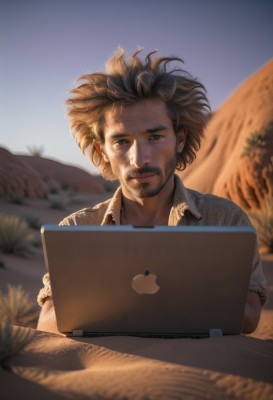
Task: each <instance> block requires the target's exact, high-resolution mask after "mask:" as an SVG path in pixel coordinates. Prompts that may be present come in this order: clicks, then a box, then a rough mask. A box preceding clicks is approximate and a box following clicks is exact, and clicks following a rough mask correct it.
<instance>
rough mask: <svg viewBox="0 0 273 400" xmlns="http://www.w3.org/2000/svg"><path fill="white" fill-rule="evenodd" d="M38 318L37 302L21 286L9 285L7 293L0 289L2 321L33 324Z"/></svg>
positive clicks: (0, 321)
mask: <svg viewBox="0 0 273 400" xmlns="http://www.w3.org/2000/svg"><path fill="white" fill-rule="evenodd" d="M37 319H38V311H37V308H36V304H35V303H34V302H32V301H31V300H30V299H29V295H28V293H27V292H26V291H25V290H24V289H22V287H21V286H11V285H8V292H7V294H6V295H4V294H3V293H2V292H1V291H0V323H7V324H11V325H21V326H33V324H35V323H36V322H37Z"/></svg>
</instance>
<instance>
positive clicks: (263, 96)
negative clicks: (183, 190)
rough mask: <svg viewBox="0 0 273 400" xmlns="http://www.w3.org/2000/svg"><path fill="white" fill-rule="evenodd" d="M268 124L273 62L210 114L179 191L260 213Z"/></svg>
mask: <svg viewBox="0 0 273 400" xmlns="http://www.w3.org/2000/svg"><path fill="white" fill-rule="evenodd" d="M272 122H273V61H271V62H269V63H268V64H267V65H265V66H264V67H263V68H262V69H261V70H260V71H258V72H257V73H256V74H254V75H253V76H251V77H250V78H249V79H248V80H247V81H246V82H244V83H243V84H242V85H241V86H240V87H239V88H238V89H237V90H236V91H235V93H234V94H233V95H232V96H231V97H230V98H229V99H228V100H227V101H226V102H225V103H224V104H223V106H222V107H221V108H220V109H219V110H218V111H216V112H215V113H214V114H213V116H212V117H211V119H210V120H209V122H208V125H207V128H206V132H205V136H206V138H205V140H204V141H203V143H202V146H201V149H200V151H199V153H198V155H197V159H196V160H195V161H194V163H193V164H192V165H191V166H190V167H188V169H187V170H186V171H185V172H182V173H180V175H181V177H182V179H183V180H184V182H185V185H186V186H188V187H191V188H193V189H196V190H199V191H202V192H209V193H214V194H217V195H219V196H223V197H227V198H230V199H231V200H233V201H235V202H236V203H237V204H239V205H240V206H241V207H242V208H244V209H246V210H247V209H255V208H262V206H263V204H264V201H265V198H267V197H268V196H272V198H273V129H272V128H273V125H272ZM255 138H256V140H255ZM246 147H251V149H250V151H248V154H246V152H245V149H246ZM243 154H244V155H243Z"/></svg>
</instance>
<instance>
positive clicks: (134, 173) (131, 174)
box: [126, 167, 161, 179]
mask: <svg viewBox="0 0 273 400" xmlns="http://www.w3.org/2000/svg"><path fill="white" fill-rule="evenodd" d="M160 172H161V170H160V168H157V167H142V168H139V169H131V170H129V171H127V173H126V178H127V179H130V178H131V179H132V178H136V177H139V176H141V175H147V174H160Z"/></svg>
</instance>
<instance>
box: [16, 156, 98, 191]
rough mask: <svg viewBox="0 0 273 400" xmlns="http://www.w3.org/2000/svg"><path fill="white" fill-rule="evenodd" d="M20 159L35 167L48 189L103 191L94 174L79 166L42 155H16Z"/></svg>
mask: <svg viewBox="0 0 273 400" xmlns="http://www.w3.org/2000/svg"><path fill="white" fill-rule="evenodd" d="M18 157H19V159H20V160H22V161H23V162H24V163H27V164H28V165H29V166H30V167H32V168H33V169H35V171H37V173H38V174H39V175H40V177H41V178H42V180H43V181H45V182H46V183H47V185H48V186H49V189H54V188H55V189H56V190H59V189H63V188H67V189H72V190H74V191H75V192H80V193H87V194H94V193H104V192H105V189H104V186H103V184H102V183H101V182H99V180H98V179H97V177H96V176H94V175H91V174H89V173H88V172H86V171H84V170H83V169H81V168H78V167H74V166H71V165H66V164H62V163H60V162H58V161H54V160H50V159H47V158H44V157H37V156H36V157H34V156H23V155H20V156H18Z"/></svg>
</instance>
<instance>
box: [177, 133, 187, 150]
mask: <svg viewBox="0 0 273 400" xmlns="http://www.w3.org/2000/svg"><path fill="white" fill-rule="evenodd" d="M186 138H187V133H186V132H185V131H184V130H181V131H179V132H178V133H177V142H176V152H177V153H181V152H182V150H183V148H184V146H185V143H186Z"/></svg>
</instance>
